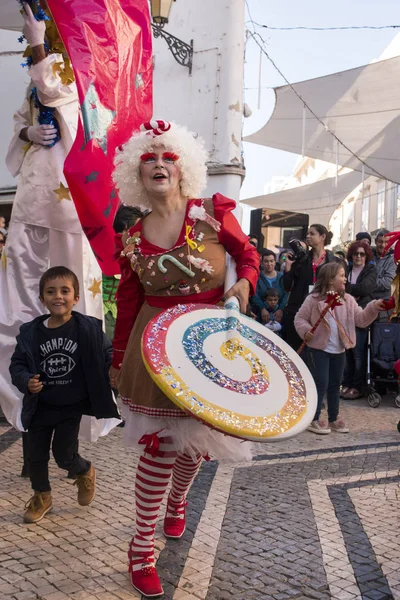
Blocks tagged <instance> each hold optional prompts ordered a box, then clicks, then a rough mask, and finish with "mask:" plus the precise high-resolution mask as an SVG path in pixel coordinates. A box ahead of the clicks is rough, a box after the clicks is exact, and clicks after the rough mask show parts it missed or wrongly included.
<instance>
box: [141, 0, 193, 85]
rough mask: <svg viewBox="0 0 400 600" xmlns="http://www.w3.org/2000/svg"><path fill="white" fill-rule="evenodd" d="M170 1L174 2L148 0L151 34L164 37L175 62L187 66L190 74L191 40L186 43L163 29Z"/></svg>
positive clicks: (167, 17) (191, 61)
mask: <svg viewBox="0 0 400 600" xmlns="http://www.w3.org/2000/svg"><path fill="white" fill-rule="evenodd" d="M172 2H175V0H150V5H151V16H152V19H153V21H154V22H153V23H152V24H151V26H152V29H153V35H154V37H155V38H158V37H162V38H164V40H165V41H166V42H167V44H168V48H169V49H170V50H171V53H172V56H173V57H174V59H175V60H176V62H177V63H178V64H180V65H182V67H188V69H189V75H191V74H192V65H193V40H190V44H186V42H183V41H182V40H180V39H179V38H177V37H175V36H174V35H172V33H168V32H167V31H164V25H165V24H166V23H168V19H169V13H170V12H171V7H172Z"/></svg>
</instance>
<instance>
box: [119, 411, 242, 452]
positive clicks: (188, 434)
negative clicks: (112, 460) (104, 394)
mask: <svg viewBox="0 0 400 600" xmlns="http://www.w3.org/2000/svg"><path fill="white" fill-rule="evenodd" d="M121 413H122V417H123V418H124V420H125V427H124V442H125V444H126V445H127V446H133V447H137V448H139V449H143V448H144V446H143V445H140V444H139V440H140V439H141V438H142V436H144V435H148V434H154V433H156V434H157V437H159V438H163V437H170V438H172V440H173V444H174V449H175V450H176V451H177V452H178V453H182V454H183V453H186V454H189V455H190V456H193V457H194V456H196V455H198V454H201V455H203V456H209V457H210V458H211V459H216V460H221V461H232V462H243V461H249V460H251V459H252V444H251V442H245V441H243V440H239V439H237V438H233V437H231V436H229V435H224V434H223V433H220V432H219V431H215V430H214V429H211V428H210V427H207V425H203V423H201V422H200V421H197V420H196V419H194V418H193V417H190V416H188V417H187V418H179V419H177V418H174V417H169V418H168V417H149V416H147V415H143V414H141V413H138V412H135V411H132V410H131V409H130V408H129V406H126V405H122V407H121Z"/></svg>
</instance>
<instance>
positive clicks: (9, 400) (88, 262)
mask: <svg viewBox="0 0 400 600" xmlns="http://www.w3.org/2000/svg"><path fill="white" fill-rule="evenodd" d="M63 66H64V59H63V56H62V55H61V54H50V55H48V56H47V57H46V58H45V59H44V60H41V61H40V62H38V63H37V64H34V65H32V66H31V68H30V69H29V75H30V77H31V85H30V86H29V88H28V90H27V95H26V98H25V101H24V103H23V105H22V107H21V108H20V110H18V111H17V112H16V114H15V116H14V120H15V135H14V137H13V139H12V141H11V144H10V147H9V150H8V154H7V159H6V162H7V167H8V169H9V170H10V172H11V173H12V174H13V175H14V177H16V176H19V182H18V188H17V193H16V196H15V200H14V204H13V211H12V216H11V221H10V226H9V231H8V237H7V243H6V247H5V250H4V253H3V256H2V260H1V267H0V344H1V349H2V350H1V351H2V360H1V363H0V404H1V408H2V410H3V412H4V414H5V416H6V418H7V420H8V421H9V422H10V423H11V424H12V425H13V426H14V427H16V428H17V429H20V430H21V429H23V428H22V424H21V418H20V416H21V395H20V394H19V392H18V391H17V389H16V388H15V387H14V386H13V385H12V384H11V380H10V375H9V372H8V367H9V364H10V358H11V355H12V352H13V351H14V347H15V338H16V336H17V334H18V331H19V327H20V325H21V324H22V323H25V322H26V321H29V320H32V319H33V318H35V317H36V316H38V315H39V314H43V310H44V309H43V306H42V305H41V303H40V301H39V279H40V277H41V275H42V274H43V273H44V272H45V271H46V270H47V269H48V268H50V267H52V266H56V265H63V266H66V267H68V268H70V269H71V270H72V271H74V272H75V273H76V275H77V277H78V279H79V284H80V300H79V303H78V305H77V310H78V311H80V312H82V313H83V314H87V315H91V316H95V317H97V318H99V319H102V317H103V305H102V294H101V277H102V275H101V270H100V267H99V265H98V263H97V261H96V259H95V257H94V254H93V252H92V250H91V248H90V245H89V242H88V241H87V238H86V236H85V234H84V233H83V230H82V227H81V225H80V222H79V219H78V215H77V212H76V209H75V206H74V203H73V200H72V198H71V196H70V194H69V190H68V186H67V183H66V180H65V178H64V175H63V166H64V161H65V158H66V156H67V154H68V152H69V150H70V148H71V145H72V143H73V141H74V139H75V135H76V129H77V121H78V107H79V103H78V94H77V90H76V85H75V82H72V83H68V84H63V82H62V80H61V78H60V76H59V72H62V70H63ZM60 67H61V69H60ZM33 88H36V92H37V97H38V99H39V101H40V103H41V104H43V105H45V106H46V107H53V108H55V113H54V115H55V117H56V119H57V122H58V124H59V127H60V134H61V139H60V140H59V141H58V142H57V143H56V144H55V145H54V146H52V147H49V146H43V145H40V144H35V143H30V142H28V143H27V142H24V141H23V140H21V139H20V137H19V135H20V132H21V130H22V129H24V128H26V127H29V126H33V125H35V124H37V122H38V113H39V110H38V108H37V107H36V106H35V102H34V99H33V97H32V89H33ZM116 423H117V421H116V420H115V419H110V420H107V422H106V423H103V422H102V421H96V420H95V419H91V418H89V417H83V419H82V424H81V437H83V438H84V439H89V440H95V439H97V437H98V436H99V435H104V434H105V433H108V431H109V430H110V429H111V428H112V427H113V426H115V425H116Z"/></svg>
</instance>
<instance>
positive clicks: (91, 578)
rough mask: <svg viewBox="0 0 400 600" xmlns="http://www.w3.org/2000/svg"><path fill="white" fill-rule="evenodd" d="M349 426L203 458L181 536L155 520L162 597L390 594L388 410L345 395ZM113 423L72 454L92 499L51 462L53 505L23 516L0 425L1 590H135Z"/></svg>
mask: <svg viewBox="0 0 400 600" xmlns="http://www.w3.org/2000/svg"><path fill="white" fill-rule="evenodd" d="M341 414H342V416H343V417H345V419H346V420H347V422H348V423H349V424H350V426H351V433H350V434H348V435H343V434H342V435H340V434H331V435H329V436H315V435H313V434H311V433H309V432H306V433H304V434H302V435H301V436H299V437H298V438H296V439H293V440H289V441H287V442H281V443H276V444H268V445H261V444H259V445H257V446H256V452H257V454H256V456H255V457H254V460H253V461H252V463H248V464H246V465H230V464H220V465H218V464H217V463H216V462H214V461H211V462H208V463H204V464H203V466H202V468H201V470H200V473H199V475H198V477H197V479H196V481H195V482H194V484H193V486H192V489H191V491H190V493H189V497H188V501H189V506H188V527H187V530H186V532H185V534H184V536H183V538H182V539H181V540H179V541H172V540H171V541H168V542H166V540H165V538H164V537H163V535H162V531H161V527H158V529H157V550H158V553H159V560H158V571H159V574H160V576H161V578H162V581H163V585H164V589H165V596H164V598H165V599H166V600H190V599H192V600H201V599H204V600H228V599H231V598H234V599H237V600H253V599H254V600H255V599H257V600H263V599H265V600H269V599H271V600H291V599H306V598H307V599H308V598H309V599H315V600H319V599H320V600H325V599H326V600H328V599H330V598H332V599H337V600H361V599H363V600H364V599H367V600H385V599H391V598H394V599H399V600H400V540H399V525H400V502H399V501H400V469H399V468H400V457H399V450H400V435H399V433H398V432H397V429H396V425H397V421H398V420H399V418H400V410H399V409H397V408H395V407H394V404H393V398H392V397H390V398H389V397H387V398H385V400H384V402H383V404H382V405H381V406H380V407H379V408H378V409H371V408H369V407H368V406H366V404H365V402H364V401H363V400H357V401H352V402H347V403H345V402H343V407H342V411H341ZM121 434H122V431H121V430H120V429H117V430H115V431H113V432H112V433H111V434H110V435H109V436H108V437H107V438H104V439H102V440H100V441H99V442H98V443H97V444H93V445H88V444H82V445H81V451H82V454H83V455H84V456H86V457H88V458H89V459H90V460H93V462H94V464H95V466H96V468H97V470H98V488H97V493H96V498H95V501H94V502H93V504H92V505H91V506H89V507H85V508H82V507H79V506H78V504H77V502H76V487H74V486H73V482H71V481H70V480H68V479H67V478H66V477H65V476H64V473H63V472H61V471H59V470H58V469H57V467H56V466H55V465H54V463H53V462H52V464H51V479H52V486H53V502H54V509H53V511H52V512H51V513H49V514H48V515H47V516H46V517H45V518H44V519H43V520H42V521H41V522H40V523H38V524H36V525H27V524H24V523H23V522H22V513H23V507H24V503H25V502H26V501H27V500H28V498H29V496H30V486H29V481H27V480H24V479H21V478H20V477H19V473H20V470H21V467H22V459H21V454H22V449H21V439H20V436H19V434H18V433H17V432H15V431H13V430H12V429H10V428H9V427H8V426H6V425H5V424H3V426H0V599H1V600H30V599H41V600H65V599H67V598H72V599H74V600H117V599H123V600H128V599H134V598H138V597H139V596H138V595H137V593H136V592H134V591H133V589H132V588H131V587H130V584H129V580H128V577H127V558H126V551H127V545H128V542H129V540H130V538H131V536H132V531H133V523H134V510H133V484H134V469H135V464H136V460H137V454H136V453H135V452H134V451H132V450H131V449H126V448H125V447H124V446H123V445H122V441H121V437H122V436H121Z"/></svg>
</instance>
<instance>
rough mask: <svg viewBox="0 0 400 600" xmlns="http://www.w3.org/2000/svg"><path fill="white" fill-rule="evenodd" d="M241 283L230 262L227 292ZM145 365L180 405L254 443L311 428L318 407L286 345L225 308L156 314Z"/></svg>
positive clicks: (233, 302)
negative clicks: (310, 424)
mask: <svg viewBox="0 0 400 600" xmlns="http://www.w3.org/2000/svg"><path fill="white" fill-rule="evenodd" d="M235 281H236V273H235V269H234V266H233V261H232V263H231V262H229V265H228V269H227V276H226V285H225V289H226V290H227V289H229V288H230V287H231V286H232V285H233V284H234V283H235ZM142 356H143V361H144V364H145V365H146V368H147V370H148V372H149V374H150V376H151V377H152V379H153V380H154V381H155V382H156V384H157V385H158V386H159V387H160V388H161V390H162V391H163V392H164V393H165V394H166V396H168V397H169V398H170V399H171V400H172V401H173V402H174V403H175V404H176V405H177V406H179V407H180V408H181V409H182V410H184V411H186V412H188V413H190V415H191V416H193V417H195V418H196V419H199V420H201V421H202V422H204V423H205V424H207V425H209V426H210V427H212V428H214V429H217V430H219V431H222V432H223V433H226V434H228V435H231V436H234V437H239V438H243V439H247V440H256V441H275V440H278V439H283V438H288V437H291V436H293V435H296V434H297V433H300V432H301V431H304V430H305V429H306V428H307V427H308V425H309V423H310V422H311V421H312V418H313V416H314V413H315V409H316V402H317V395H316V389H315V384H314V381H313V379H312V377H311V374H310V372H309V371H308V369H307V367H306V366H305V364H304V362H303V361H302V360H301V359H300V358H299V357H298V355H297V354H296V352H295V351H294V350H293V349H292V348H290V347H289V346H288V345H287V344H286V343H285V342H284V341H282V340H281V338H279V337H278V336H276V335H275V334H274V333H273V332H271V331H270V330H269V329H268V328H266V327H264V326H262V325H261V324H260V323H257V322H255V321H253V320H252V319H250V318H248V317H246V316H245V315H243V314H241V313H240V311H239V302H238V300H237V298H234V297H231V298H229V299H228V300H227V302H226V304H225V307H223V308H222V307H217V306H213V305H204V304H186V305H178V306H175V307H173V308H170V309H168V310H165V311H164V312H162V313H160V314H159V315H157V316H155V317H154V318H153V319H152V320H151V321H150V322H149V324H148V325H147V327H146V329H145V331H144V333H143V337H142Z"/></svg>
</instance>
